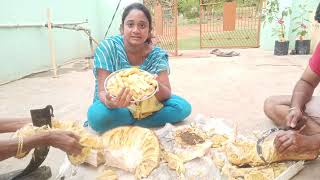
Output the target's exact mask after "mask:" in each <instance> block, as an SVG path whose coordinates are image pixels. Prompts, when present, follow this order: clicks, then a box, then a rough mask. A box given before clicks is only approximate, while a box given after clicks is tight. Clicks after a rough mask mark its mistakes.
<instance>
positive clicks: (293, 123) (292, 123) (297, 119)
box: [286, 108, 304, 129]
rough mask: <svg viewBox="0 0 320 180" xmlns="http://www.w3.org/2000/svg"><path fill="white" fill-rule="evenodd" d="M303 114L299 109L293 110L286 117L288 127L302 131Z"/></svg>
mask: <svg viewBox="0 0 320 180" xmlns="http://www.w3.org/2000/svg"><path fill="white" fill-rule="evenodd" d="M302 117H303V113H302V111H301V110H300V109H299V108H291V109H290V110H289V114H288V115H287V116H286V122H287V126H288V127H291V128H294V129H300V128H301V127H302V126H303V125H304V122H303V118H302Z"/></svg>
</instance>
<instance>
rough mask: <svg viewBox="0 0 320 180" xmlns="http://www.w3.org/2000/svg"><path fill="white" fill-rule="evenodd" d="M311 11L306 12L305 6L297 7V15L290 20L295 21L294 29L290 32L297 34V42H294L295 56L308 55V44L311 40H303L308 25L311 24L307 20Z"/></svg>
mask: <svg viewBox="0 0 320 180" xmlns="http://www.w3.org/2000/svg"><path fill="white" fill-rule="evenodd" d="M310 13H312V11H310V10H307V8H306V5H305V4H304V5H301V4H300V5H299V13H298V14H297V16H296V17H294V18H293V19H292V20H293V21H296V22H295V25H296V27H295V28H294V29H293V30H292V32H295V33H297V40H296V42H295V53H296V54H310V42H311V40H310V39H308V40H305V37H306V35H307V34H308V25H307V24H309V23H311V22H310V21H309V20H308V18H306V17H309V15H310Z"/></svg>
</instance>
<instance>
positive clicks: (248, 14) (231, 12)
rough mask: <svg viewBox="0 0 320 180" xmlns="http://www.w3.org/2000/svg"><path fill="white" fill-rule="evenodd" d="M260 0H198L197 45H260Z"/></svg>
mask: <svg viewBox="0 0 320 180" xmlns="http://www.w3.org/2000/svg"><path fill="white" fill-rule="evenodd" d="M261 5H262V0H235V1H232V2H226V1H225V0H200V47H201V48H212V47H220V48H234V47H241V48H243V47H259V41H260V39H259V36H260V13H261Z"/></svg>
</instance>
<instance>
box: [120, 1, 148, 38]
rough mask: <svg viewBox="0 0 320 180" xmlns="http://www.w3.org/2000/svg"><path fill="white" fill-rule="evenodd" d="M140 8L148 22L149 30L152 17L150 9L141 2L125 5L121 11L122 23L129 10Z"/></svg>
mask: <svg viewBox="0 0 320 180" xmlns="http://www.w3.org/2000/svg"><path fill="white" fill-rule="evenodd" d="M134 9H136V10H140V11H142V12H143V14H144V15H145V16H146V17H147V19H148V22H149V31H150V32H151V30H152V18H151V14H150V11H149V10H148V8H147V7H145V6H144V5H143V4H141V3H133V4H130V5H129V6H127V7H126V8H125V9H124V11H123V13H122V21H121V22H122V25H124V20H125V19H126V17H127V16H128V14H129V13H130V12H131V10H134Z"/></svg>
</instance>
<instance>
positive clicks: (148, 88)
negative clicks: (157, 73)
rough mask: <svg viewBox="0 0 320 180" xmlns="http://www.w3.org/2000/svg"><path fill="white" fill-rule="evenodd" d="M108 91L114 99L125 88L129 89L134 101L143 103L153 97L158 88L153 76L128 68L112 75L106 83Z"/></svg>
mask: <svg viewBox="0 0 320 180" xmlns="http://www.w3.org/2000/svg"><path fill="white" fill-rule="evenodd" d="M105 86H106V87H105V88H106V91H107V92H108V93H109V94H110V95H111V96H113V97H116V96H118V94H119V93H120V92H121V90H122V89H123V88H129V89H130V93H131V94H132V101H142V100H144V99H145V98H147V97H151V96H152V95H153V94H154V93H155V91H156V90H157V87H158V82H157V81H156V80H155V79H154V77H153V75H152V74H150V73H148V72H147V71H143V70H140V69H138V68H128V69H123V70H120V71H116V72H114V74H110V76H109V77H108V78H107V79H106V82H105Z"/></svg>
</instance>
